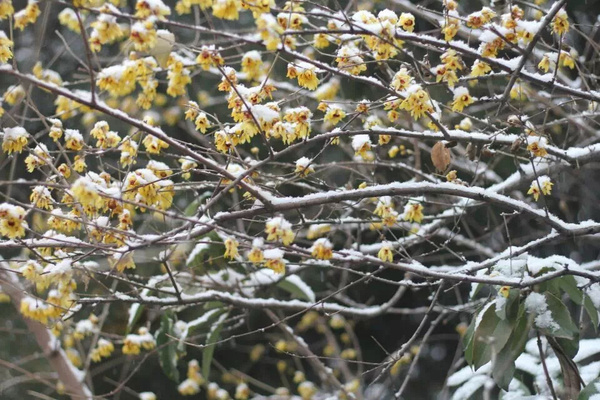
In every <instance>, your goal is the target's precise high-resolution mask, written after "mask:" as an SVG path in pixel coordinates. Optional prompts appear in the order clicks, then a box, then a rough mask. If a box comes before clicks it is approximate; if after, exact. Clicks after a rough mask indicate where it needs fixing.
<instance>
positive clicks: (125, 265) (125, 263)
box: [108, 251, 135, 273]
mask: <svg viewBox="0 0 600 400" xmlns="http://www.w3.org/2000/svg"><path fill="white" fill-rule="evenodd" d="M108 261H109V263H110V265H111V267H112V268H116V269H117V271H119V272H121V273H122V272H123V271H125V270H126V269H135V262H134V260H133V251H128V252H127V253H125V254H122V253H115V254H113V256H112V257H111V258H109V260H108Z"/></svg>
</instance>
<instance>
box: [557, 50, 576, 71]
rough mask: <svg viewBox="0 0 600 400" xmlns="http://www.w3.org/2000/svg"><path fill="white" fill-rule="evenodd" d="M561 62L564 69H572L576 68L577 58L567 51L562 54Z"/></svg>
mask: <svg viewBox="0 0 600 400" xmlns="http://www.w3.org/2000/svg"><path fill="white" fill-rule="evenodd" d="M559 61H560V65H561V66H562V67H569V68H570V69H573V68H575V58H573V56H572V55H571V54H570V53H567V52H566V51H561V52H560V56H559Z"/></svg>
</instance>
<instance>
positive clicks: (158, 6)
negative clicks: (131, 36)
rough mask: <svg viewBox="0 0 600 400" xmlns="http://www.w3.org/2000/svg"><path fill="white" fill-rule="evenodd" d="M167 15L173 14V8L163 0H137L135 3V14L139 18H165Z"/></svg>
mask: <svg viewBox="0 0 600 400" xmlns="http://www.w3.org/2000/svg"><path fill="white" fill-rule="evenodd" d="M167 15H171V9H170V8H169V7H167V6H166V5H165V3H163V2H162V0H137V1H136V3H135V16H136V17H137V18H148V17H150V16H155V17H157V18H159V19H165V17H166V16H167Z"/></svg>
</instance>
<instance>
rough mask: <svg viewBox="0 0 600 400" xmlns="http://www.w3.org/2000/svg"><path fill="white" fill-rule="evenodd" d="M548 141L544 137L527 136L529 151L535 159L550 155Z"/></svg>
mask: <svg viewBox="0 0 600 400" xmlns="http://www.w3.org/2000/svg"><path fill="white" fill-rule="evenodd" d="M547 145H548V139H546V138H545V137H543V136H536V135H530V136H527V150H528V151H530V152H531V155H532V156H534V157H545V156H546V155H547V154H548V151H547V150H546V146H547Z"/></svg>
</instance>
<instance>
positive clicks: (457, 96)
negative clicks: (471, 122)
mask: <svg viewBox="0 0 600 400" xmlns="http://www.w3.org/2000/svg"><path fill="white" fill-rule="evenodd" d="M473 102H474V100H473V98H472V97H471V95H470V94H469V90H468V89H467V88H465V87H460V88H457V89H456V90H455V91H454V101H452V111H457V112H460V111H462V110H463V109H464V108H465V107H466V106H468V105H470V104H473Z"/></svg>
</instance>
